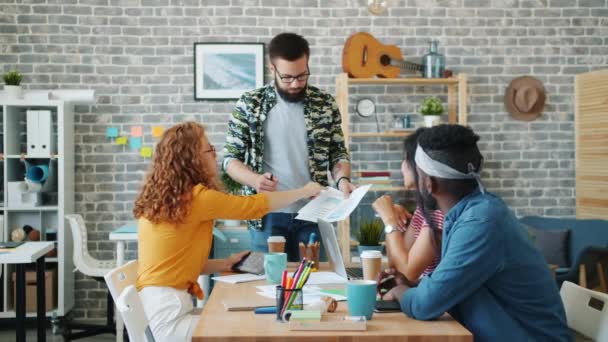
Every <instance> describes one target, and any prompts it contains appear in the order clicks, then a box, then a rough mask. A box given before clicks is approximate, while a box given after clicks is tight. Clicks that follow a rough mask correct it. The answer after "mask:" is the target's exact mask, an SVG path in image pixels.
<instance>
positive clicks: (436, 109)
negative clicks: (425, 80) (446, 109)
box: [420, 96, 443, 127]
mask: <svg viewBox="0 0 608 342" xmlns="http://www.w3.org/2000/svg"><path fill="white" fill-rule="evenodd" d="M420 113H422V115H424V125H425V126H426V127H433V126H435V125H438V124H439V123H440V122H441V114H443V105H442V104H441V100H439V99H438V98H437V97H435V96H429V97H427V98H425V99H424V100H422V103H421V104H420Z"/></svg>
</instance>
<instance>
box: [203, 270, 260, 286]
mask: <svg viewBox="0 0 608 342" xmlns="http://www.w3.org/2000/svg"><path fill="white" fill-rule="evenodd" d="M211 279H213V280H217V281H223V282H225V283H229V284H238V283H246V282H249V281H256V280H262V279H266V276H265V275H257V274H251V273H243V274H235V275H229V276H220V277H212V278H211Z"/></svg>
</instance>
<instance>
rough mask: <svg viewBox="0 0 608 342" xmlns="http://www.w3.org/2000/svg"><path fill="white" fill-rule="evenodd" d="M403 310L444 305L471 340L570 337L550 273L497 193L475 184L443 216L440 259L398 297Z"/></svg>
mask: <svg viewBox="0 0 608 342" xmlns="http://www.w3.org/2000/svg"><path fill="white" fill-rule="evenodd" d="M401 310H402V311H403V312H404V313H406V314H407V315H408V316H411V317H413V318H416V319H420V320H430V319H434V318H437V317H439V316H440V315H442V314H443V313H444V312H449V313H450V314H451V315H452V316H453V317H454V318H455V319H456V320H458V321H459V322H460V323H461V324H462V325H464V326H465V327H466V328H467V329H469V330H470V331H471V332H472V333H473V336H474V338H475V341H570V340H571V337H570V333H569V331H568V327H567V325H566V315H565V312H564V307H563V304H562V301H561V298H560V296H559V292H558V289H557V286H556V284H555V279H554V278H553V275H552V274H551V272H550V270H549V268H548V266H547V263H546V262H545V259H544V257H543V256H542V254H541V253H540V252H539V251H538V250H537V249H536V248H534V247H533V246H532V244H531V243H530V241H529V238H528V235H527V233H526V232H525V230H524V228H523V227H522V226H521V225H520V223H519V222H518V220H517V218H516V217H515V215H513V213H512V212H511V211H510V210H509V208H508V207H507V206H506V204H505V203H504V202H503V201H502V200H501V199H500V198H498V197H496V196H494V195H492V194H489V193H485V194H482V193H480V192H479V191H477V192H475V193H473V194H470V195H468V196H466V197H465V198H463V199H462V200H461V201H460V202H458V204H456V205H455V206H454V207H453V208H452V209H451V210H450V211H449V212H448V214H447V215H446V217H445V222H444V224H443V240H442V247H441V262H440V263H439V265H438V266H437V268H436V269H435V271H434V272H433V273H432V274H431V275H430V276H428V277H425V278H423V280H422V281H421V282H420V284H419V285H418V287H416V288H412V289H409V290H408V291H406V292H405V294H404V295H403V298H402V300H401Z"/></svg>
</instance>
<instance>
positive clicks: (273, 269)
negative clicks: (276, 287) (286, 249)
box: [264, 253, 287, 284]
mask: <svg viewBox="0 0 608 342" xmlns="http://www.w3.org/2000/svg"><path fill="white" fill-rule="evenodd" d="M286 269H287V254H286V253H267V254H264V272H265V273H266V281H267V282H268V284H280V283H281V278H282V276H283V271H285V270H286Z"/></svg>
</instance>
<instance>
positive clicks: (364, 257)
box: [361, 251, 382, 280]
mask: <svg viewBox="0 0 608 342" xmlns="http://www.w3.org/2000/svg"><path fill="white" fill-rule="evenodd" d="M361 266H362V267H363V279H364V280H377V279H378V274H380V271H381V269H382V253H380V251H363V252H362V253H361Z"/></svg>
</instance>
